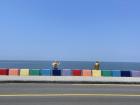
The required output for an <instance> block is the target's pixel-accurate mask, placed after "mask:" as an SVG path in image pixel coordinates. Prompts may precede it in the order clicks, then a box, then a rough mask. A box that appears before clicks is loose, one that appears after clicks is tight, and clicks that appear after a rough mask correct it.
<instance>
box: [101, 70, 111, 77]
mask: <svg viewBox="0 0 140 105" xmlns="http://www.w3.org/2000/svg"><path fill="white" fill-rule="evenodd" d="M102 76H103V77H111V76H112V71H110V70H102Z"/></svg>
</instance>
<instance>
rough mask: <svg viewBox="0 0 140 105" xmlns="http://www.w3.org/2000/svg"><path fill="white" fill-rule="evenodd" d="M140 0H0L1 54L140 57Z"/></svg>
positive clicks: (87, 58)
mask: <svg viewBox="0 0 140 105" xmlns="http://www.w3.org/2000/svg"><path fill="white" fill-rule="evenodd" d="M139 4H140V0H0V60H65V61H95V60H100V61H113V62H140V6H139Z"/></svg>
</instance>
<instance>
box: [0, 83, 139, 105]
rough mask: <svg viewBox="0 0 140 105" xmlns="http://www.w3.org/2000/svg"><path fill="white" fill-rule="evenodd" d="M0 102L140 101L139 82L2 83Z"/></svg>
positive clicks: (76, 104)
mask: <svg viewBox="0 0 140 105" xmlns="http://www.w3.org/2000/svg"><path fill="white" fill-rule="evenodd" d="M0 105H140V85H134V84H124V85H123V84H54V83H52V84H48V83H1V84H0Z"/></svg>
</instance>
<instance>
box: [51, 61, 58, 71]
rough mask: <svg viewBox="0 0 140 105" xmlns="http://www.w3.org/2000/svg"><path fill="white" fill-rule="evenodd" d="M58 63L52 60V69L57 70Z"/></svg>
mask: <svg viewBox="0 0 140 105" xmlns="http://www.w3.org/2000/svg"><path fill="white" fill-rule="evenodd" d="M59 65H60V62H59V61H53V62H52V68H53V70H58V66H59Z"/></svg>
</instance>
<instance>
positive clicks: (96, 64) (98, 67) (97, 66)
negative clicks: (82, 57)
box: [94, 61, 100, 70]
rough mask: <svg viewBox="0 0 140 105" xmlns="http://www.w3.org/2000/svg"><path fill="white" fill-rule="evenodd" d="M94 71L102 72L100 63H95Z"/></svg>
mask: <svg viewBox="0 0 140 105" xmlns="http://www.w3.org/2000/svg"><path fill="white" fill-rule="evenodd" d="M94 70H100V62H99V61H96V62H95V65H94Z"/></svg>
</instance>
